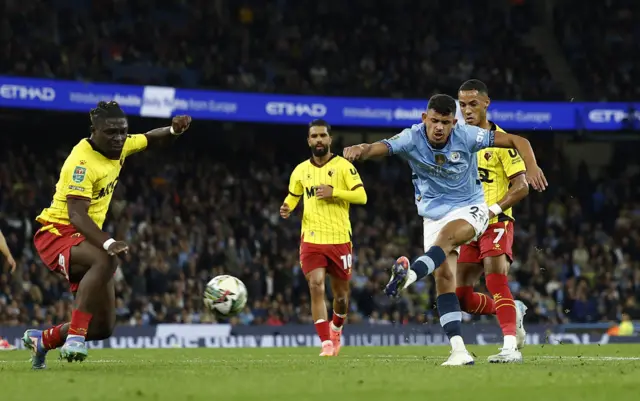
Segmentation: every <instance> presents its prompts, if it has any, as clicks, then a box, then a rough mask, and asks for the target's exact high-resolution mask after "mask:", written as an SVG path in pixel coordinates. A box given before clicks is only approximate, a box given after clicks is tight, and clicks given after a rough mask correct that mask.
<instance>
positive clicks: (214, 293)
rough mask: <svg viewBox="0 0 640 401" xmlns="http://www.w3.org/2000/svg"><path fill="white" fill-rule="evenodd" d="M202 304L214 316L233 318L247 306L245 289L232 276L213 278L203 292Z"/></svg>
mask: <svg viewBox="0 0 640 401" xmlns="http://www.w3.org/2000/svg"><path fill="white" fill-rule="evenodd" d="M204 304H205V306H206V307H207V308H209V310H210V311H211V312H213V313H214V314H215V315H216V316H219V317H231V316H235V315H237V314H238V313H240V312H241V311H242V309H244V306H245V305H246V304H247V287H245V286H244V283H243V282H242V281H240V280H239V279H237V278H236V277H233V276H229V275H222V276H217V277H214V278H212V279H211V281H209V282H208V283H207V287H206V288H205V290H204Z"/></svg>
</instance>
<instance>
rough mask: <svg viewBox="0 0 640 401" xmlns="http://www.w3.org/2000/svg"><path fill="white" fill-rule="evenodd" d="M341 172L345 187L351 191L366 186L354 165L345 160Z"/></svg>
mask: <svg viewBox="0 0 640 401" xmlns="http://www.w3.org/2000/svg"><path fill="white" fill-rule="evenodd" d="M341 170H342V177H343V178H344V183H345V186H346V188H347V189H348V190H349V191H353V190H354V189H356V188H359V187H362V186H364V184H363V183H362V178H360V174H358V170H356V168H355V166H354V165H353V164H351V163H349V162H348V161H347V160H345V161H344V165H343V166H342V169H341Z"/></svg>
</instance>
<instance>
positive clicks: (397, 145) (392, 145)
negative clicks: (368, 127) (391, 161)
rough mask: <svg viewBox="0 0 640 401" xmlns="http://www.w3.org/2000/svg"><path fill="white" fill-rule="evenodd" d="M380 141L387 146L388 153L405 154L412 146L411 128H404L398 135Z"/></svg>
mask: <svg viewBox="0 0 640 401" xmlns="http://www.w3.org/2000/svg"><path fill="white" fill-rule="evenodd" d="M380 142H381V143H384V144H385V145H387V148H389V155H403V154H407V153H409V152H410V151H411V148H412V147H413V141H412V140H411V129H409V128H407V129H404V130H403V131H402V132H401V133H399V134H398V135H395V136H392V137H391V138H389V139H383V140H382V141H380Z"/></svg>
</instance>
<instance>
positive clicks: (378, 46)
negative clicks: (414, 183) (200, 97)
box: [0, 0, 562, 100]
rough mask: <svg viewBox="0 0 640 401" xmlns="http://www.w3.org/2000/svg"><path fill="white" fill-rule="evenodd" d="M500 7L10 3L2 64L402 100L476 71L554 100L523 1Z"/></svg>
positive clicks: (464, 0) (63, 74)
mask: <svg viewBox="0 0 640 401" xmlns="http://www.w3.org/2000/svg"><path fill="white" fill-rule="evenodd" d="M504 6H505V5H504V4H502V3H501V2H491V1H488V0H483V1H468V0H454V1H452V0H447V1H445V0H439V1H430V2H422V1H416V0H385V1H378V2H376V3H375V4H374V3H371V2H370V1H366V0H358V1H348V2H345V1H341V0H327V1H323V2H311V1H287V0H279V1H274V2H260V1H244V2H242V3H240V2H233V1H209V0H195V1H189V2H184V1H178V0H167V1H141V0H128V1H119V2H111V1H94V2H86V1H74V0H57V1H53V2H50V1H44V0H34V1H29V2H18V1H9V2H8V5H7V7H6V9H5V10H4V12H3V13H2V16H1V18H2V20H3V29H4V32H5V33H7V34H6V35H1V36H0V47H1V48H3V49H5V54H4V56H3V58H2V60H0V66H2V71H3V74H5V73H7V72H10V73H11V74H14V75H19V76H38V77H41V76H44V77H57V78H66V79H74V80H85V81H104V82H116V81H117V82H125V83H138V84H163V85H170V86H176V87H201V88H216V89H229V90H240V91H261V92H282V93H315V94H317V93H323V94H327V95H352V96H353V95H357V96H384V97H398V98H400V97H402V98H427V97H429V96H430V95H431V94H433V93H435V92H445V93H455V91H456V90H457V87H458V86H459V84H460V82H462V81H464V80H465V79H468V78H470V77H472V76H473V77H475V78H479V79H482V80H483V81H485V82H486V83H487V84H488V85H489V87H490V88H492V96H493V97H494V98H496V99H509V100H542V99H544V100H555V99H560V98H561V97H562V95H561V94H560V93H558V89H557V88H558V87H557V85H553V84H552V82H553V81H552V80H551V79H550V78H549V73H548V72H547V70H546V67H545V66H544V63H543V62H542V60H541V59H540V57H538V56H537V55H536V54H535V52H534V51H532V50H531V49H529V48H525V47H523V45H522V43H521V40H520V39H521V37H522V35H524V34H526V32H527V30H528V29H529V27H530V26H531V25H532V24H534V23H535V20H534V19H533V13H532V12H531V10H530V9H529V8H530V5H526V4H525V5H520V6H512V7H510V8H509V7H506V8H505V7H504ZM329 11H331V14H329ZM543 78H544V79H543ZM543 80H544V81H545V82H547V83H548V84H542V83H541V82H542V81H543Z"/></svg>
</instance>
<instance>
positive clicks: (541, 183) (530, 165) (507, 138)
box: [493, 131, 549, 191]
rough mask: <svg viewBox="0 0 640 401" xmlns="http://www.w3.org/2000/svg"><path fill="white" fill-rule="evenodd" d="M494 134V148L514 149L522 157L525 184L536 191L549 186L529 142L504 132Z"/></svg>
mask: <svg viewBox="0 0 640 401" xmlns="http://www.w3.org/2000/svg"><path fill="white" fill-rule="evenodd" d="M494 134H495V137H494V142H493V146H495V147H496V148H515V149H516V150H517V151H518V153H520V155H521V156H522V160H524V164H525V166H526V167H527V173H526V178H527V182H528V183H529V184H531V186H532V187H533V189H535V190H536V191H544V190H545V189H546V188H547V186H548V185H549V184H548V183H547V179H546V177H545V176H544V173H543V172H542V169H541V168H540V167H539V166H538V162H537V161H536V156H535V154H534V153H533V148H532V147H531V144H530V143H529V141H528V140H527V139H526V138H523V137H521V136H518V135H512V134H507V133H505V132H500V131H495V132H494Z"/></svg>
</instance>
